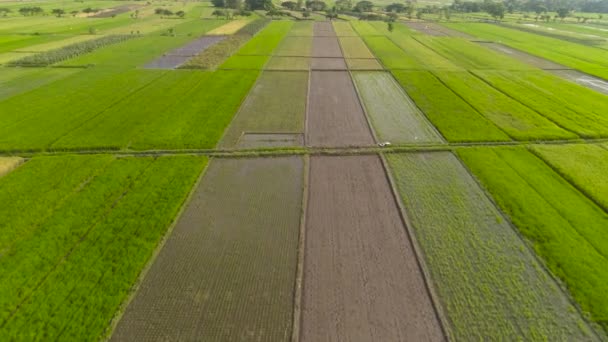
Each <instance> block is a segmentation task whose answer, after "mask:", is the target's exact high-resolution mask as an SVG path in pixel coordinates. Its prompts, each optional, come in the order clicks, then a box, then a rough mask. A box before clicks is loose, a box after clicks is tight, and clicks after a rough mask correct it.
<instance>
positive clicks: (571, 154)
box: [531, 144, 608, 212]
mask: <svg viewBox="0 0 608 342" xmlns="http://www.w3.org/2000/svg"><path fill="white" fill-rule="evenodd" d="M531 150H532V152H534V153H535V154H536V155H538V156H539V157H541V158H542V159H543V160H544V161H545V162H546V163H547V164H549V165H550V166H551V167H552V168H553V169H554V170H556V171H557V172H558V173H559V174H560V175H561V176H562V177H564V178H565V179H567V180H568V181H570V182H571V183H572V184H573V185H574V186H576V187H577V188H578V189H580V190H581V191H582V192H583V193H585V194H586V195H587V196H589V197H590V198H591V199H593V200H594V201H595V202H596V203H598V205H600V206H601V207H603V208H604V210H606V211H607V212H608V182H607V181H606V177H607V175H608V151H607V150H605V149H603V148H602V147H600V146H598V145H588V144H581V145H564V146H551V145H534V146H532V147H531Z"/></svg>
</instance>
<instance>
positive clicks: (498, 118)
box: [434, 72, 578, 140]
mask: <svg viewBox="0 0 608 342" xmlns="http://www.w3.org/2000/svg"><path fill="white" fill-rule="evenodd" d="M434 75H435V76H436V77H437V78H439V80H441V82H442V83H444V84H445V85H446V86H448V87H449V88H450V89H451V90H452V91H454V92H455V93H456V94H458V95H459V96H460V97H461V98H462V99H463V100H465V101H466V102H467V103H468V104H469V105H471V107H473V108H475V109H476V110H477V111H478V112H479V113H481V115H483V116H484V117H486V118H487V119H488V120H490V121H491V122H493V123H494V124H495V125H496V126H498V127H499V128H500V129H502V130H503V131H504V132H505V133H507V134H508V135H509V136H511V137H512V138H513V139H515V140H547V139H574V138H577V137H578V136H577V135H576V134H574V133H572V132H568V131H566V130H564V129H562V128H560V127H559V126H558V125H556V124H555V123H553V122H551V121H549V120H548V119H547V118H545V117H544V116H542V115H540V114H538V113H537V112H535V111H534V110H532V109H530V108H528V107H526V106H525V105H522V104H521V103H519V102H518V101H516V100H513V99H512V98H510V97H508V96H506V95H505V94H503V93H501V92H500V91H498V90H496V89H494V88H493V87H492V86H490V85H488V84H487V83H485V82H484V81H482V80H480V79H479V78H477V77H476V76H474V75H473V74H470V73H468V72H434Z"/></svg>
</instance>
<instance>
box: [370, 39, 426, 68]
mask: <svg viewBox="0 0 608 342" xmlns="http://www.w3.org/2000/svg"><path fill="white" fill-rule="evenodd" d="M363 40H365V43H366V44H367V46H369V48H370V49H371V51H372V52H373V53H374V54H375V55H376V57H378V58H379V59H380V60H381V61H382V64H384V66H385V67H386V68H388V69H423V68H424V67H423V65H421V64H420V63H419V62H418V61H417V60H416V59H414V58H413V57H412V56H411V55H410V54H407V53H405V52H404V51H403V50H402V49H401V48H400V47H398V46H397V45H396V44H395V43H393V42H392V41H391V40H390V39H388V38H387V37H384V36H363Z"/></svg>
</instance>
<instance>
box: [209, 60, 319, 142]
mask: <svg viewBox="0 0 608 342" xmlns="http://www.w3.org/2000/svg"><path fill="white" fill-rule="evenodd" d="M307 91H308V72H298V71H290V72H287V71H286V72H273V71H266V72H263V73H262V75H260V77H259V79H258V81H257V83H256V85H255V86H254V88H253V89H252V90H251V91H250V93H249V95H248V97H247V99H246V100H245V102H244V103H243V104H242V106H241V109H240V110H239V112H238V113H237V115H236V116H235V118H234V120H233V121H232V123H231V124H230V126H229V127H228V130H227V131H226V133H225V134H224V137H223V138H222V141H221V142H220V144H219V147H220V148H235V147H245V148H251V147H260V146H301V145H302V144H303V133H304V115H305V112H306V94H307ZM252 133H253V134H252ZM262 133H263V134H262ZM261 135H263V136H261ZM243 145H244V146H243Z"/></svg>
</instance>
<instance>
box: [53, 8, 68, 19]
mask: <svg viewBox="0 0 608 342" xmlns="http://www.w3.org/2000/svg"><path fill="white" fill-rule="evenodd" d="M51 13H52V14H54V15H55V16H57V18H59V17H61V16H62V15H64V14H65V11H64V10H62V9H61V8H55V9H53V10H52V11H51Z"/></svg>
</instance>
